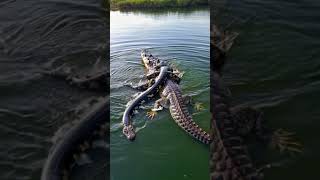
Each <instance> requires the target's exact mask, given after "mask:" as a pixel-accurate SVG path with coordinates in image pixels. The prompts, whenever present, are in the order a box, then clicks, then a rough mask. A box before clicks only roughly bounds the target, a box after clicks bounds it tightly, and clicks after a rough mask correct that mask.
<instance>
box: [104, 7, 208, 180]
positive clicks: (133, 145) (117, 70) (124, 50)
mask: <svg viewBox="0 0 320 180" xmlns="http://www.w3.org/2000/svg"><path fill="white" fill-rule="evenodd" d="M209 14H210V13H209V11H208V10H194V11H185V10H184V11H181V10H180V11H179V10H178V11H154V12H152V11H151V12H119V11H112V12H111V13H110V19H111V22H110V28H111V29H110V30H111V32H110V46H111V49H110V52H111V53H110V56H111V64H110V76H111V82H110V88H111V154H110V157H111V179H112V180H126V179H132V180H141V179H153V180H157V179H159V180H164V179H208V178H209V166H208V158H209V148H208V146H205V145H203V144H201V143H199V142H197V141H195V140H194V139H192V138H191V137H190V136H188V135H187V134H186V133H185V132H184V131H183V130H181V129H180V128H179V127H178V126H177V125H176V124H175V122H174V121H173V119H172V118H171V116H170V113H169V111H168V110H163V111H162V112H160V113H159V114H158V116H157V117H156V118H155V119H154V120H152V121H150V120H148V119H147V117H146V116H145V115H146V111H147V110H146V109H150V108H151V107H152V106H153V102H154V101H152V102H150V103H147V104H146V105H145V108H146V109H140V110H139V113H138V114H136V115H135V117H134V118H133V121H134V124H135V127H137V128H138V129H139V128H142V127H144V125H146V127H145V128H143V129H141V130H140V131H138V133H137V138H136V140H135V141H134V142H129V141H128V140H127V139H126V138H125V137H124V136H123V135H122V127H121V118H122V114H123V111H124V110H125V106H126V104H127V102H128V101H129V100H130V99H131V98H132V97H133V95H134V94H135V93H137V91H136V90H133V89H131V88H129V87H126V86H125V84H126V83H131V82H132V83H138V82H139V80H140V79H141V78H142V75H143V73H144V69H143V66H142V64H141V57H140V51H141V49H143V48H150V50H149V51H151V53H152V54H153V55H155V56H157V57H159V58H160V59H164V60H168V61H169V62H171V63H173V64H175V66H176V67H177V68H178V69H179V70H181V71H185V75H184V76H183V79H182V82H181V88H182V91H183V94H185V95H191V96H192V97H193V99H194V101H197V102H201V103H203V105H204V107H205V109H204V110H203V111H201V112H199V113H196V114H195V115H194V116H193V117H194V120H195V121H196V122H197V123H198V124H199V125H200V126H201V127H204V129H206V130H208V129H209V122H210V115H209V103H210V101H209V98H208V97H209V79H210V78H209V74H210V70H209V64H210V59H209V57H210V54H209V47H210V45H209V43H210V38H209V36H210V35H209V27H210V26H209V23H210V20H209V19H210V16H209ZM191 110H192V108H191ZM194 112H195V111H194Z"/></svg>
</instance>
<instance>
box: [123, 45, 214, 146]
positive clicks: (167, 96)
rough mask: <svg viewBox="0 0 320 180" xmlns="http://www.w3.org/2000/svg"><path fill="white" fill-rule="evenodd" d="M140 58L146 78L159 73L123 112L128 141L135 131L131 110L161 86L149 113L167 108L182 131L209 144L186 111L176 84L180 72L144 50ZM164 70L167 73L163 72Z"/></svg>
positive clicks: (204, 134)
mask: <svg viewBox="0 0 320 180" xmlns="http://www.w3.org/2000/svg"><path fill="white" fill-rule="evenodd" d="M141 58H142V61H143V63H144V65H145V67H146V69H147V75H146V76H147V77H154V76H156V75H157V74H159V71H158V70H157V69H159V67H161V71H160V74H159V75H158V76H157V78H156V81H155V83H154V84H153V85H152V86H151V87H149V88H147V89H146V90H145V91H144V92H143V93H142V94H140V95H139V96H138V97H137V98H135V99H134V100H133V101H132V103H131V105H129V106H128V107H127V109H126V110H125V113H124V115H123V125H124V128H123V134H124V135H125V136H126V137H127V139H129V140H133V139H134V138H135V131H134V128H133V125H132V120H131V117H130V115H132V114H133V109H134V108H135V107H137V106H138V105H139V104H140V102H141V101H142V100H143V99H145V98H146V97H147V96H148V95H150V93H151V92H155V91H154V89H156V87H159V86H160V84H161V85H162V88H161V89H160V90H159V89H158V90H159V91H157V92H159V94H160V96H161V99H159V100H157V101H156V103H155V105H154V108H153V109H152V112H151V113H155V112H156V111H158V110H161V109H163V107H169V110H170V113H171V116H172V118H173V119H174V121H175V122H176V123H177V124H178V125H179V126H180V127H181V128H182V129H183V130H184V131H186V132H187V133H188V134H189V135H191V136H192V137H194V138H195V139H197V140H199V141H200V142H203V143H205V144H209V143H210V142H211V138H210V135H209V134H208V133H207V132H205V131H204V130H203V129H201V128H200V127H199V126H198V125H197V124H196V123H195V122H194V121H193V119H192V116H191V115H190V113H189V112H188V110H187V106H186V104H185V100H184V98H183V97H182V92H181V90H180V87H179V84H178V83H179V82H180V77H181V74H180V72H179V71H177V70H176V69H172V68H169V67H167V65H166V64H165V63H164V62H163V61H161V60H159V59H158V58H156V57H154V56H153V55H151V54H150V53H149V52H148V51H146V50H143V51H142V52H141ZM164 67H165V68H164ZM165 70H166V71H168V72H165ZM139 87H140V88H139V89H145V87H148V85H145V84H143V85H142V86H139ZM141 87H142V88H141ZM143 87H144V88H143ZM153 115H154V114H153Z"/></svg>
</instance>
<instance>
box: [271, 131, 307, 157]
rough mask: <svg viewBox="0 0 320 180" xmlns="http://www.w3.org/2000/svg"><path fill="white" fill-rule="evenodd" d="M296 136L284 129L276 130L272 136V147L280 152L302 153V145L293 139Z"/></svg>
mask: <svg viewBox="0 0 320 180" xmlns="http://www.w3.org/2000/svg"><path fill="white" fill-rule="evenodd" d="M294 134H295V133H292V132H288V131H285V130H283V129H278V130H276V131H275V132H274V133H273V135H272V141H271V146H272V147H273V148H276V149H279V150H280V152H284V151H289V152H293V153H302V145H301V144H300V143H299V142H298V141H296V140H295V139H294V138H293V135H294Z"/></svg>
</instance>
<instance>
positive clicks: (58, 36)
mask: <svg viewBox="0 0 320 180" xmlns="http://www.w3.org/2000/svg"><path fill="white" fill-rule="evenodd" d="M106 17H107V15H106V13H105V12H104V11H103V10H102V8H101V1H100V0H63V1H62V0H28V1H14V0H4V1H1V2H0V99H1V101H0V119H1V121H0V141H1V144H0V160H1V161H0V179H3V180H13V179H19V180H36V179H40V174H41V168H42V166H43V163H44V161H45V159H46V158H47V154H48V151H49V149H50V147H51V145H52V143H51V139H52V137H53V136H54V133H55V132H56V131H57V130H58V128H59V127H61V126H62V125H64V124H66V123H68V122H71V121H74V120H75V119H76V118H75V116H74V115H75V114H74V110H77V109H79V108H80V109H82V110H84V111H83V112H84V113H85V112H86V111H87V110H88V109H83V108H81V107H82V105H83V104H84V103H85V102H87V101H88V100H89V99H94V98H98V97H101V96H106V93H97V92H91V91H87V90H85V89H79V88H77V87H72V86H70V85H69V84H68V83H67V82H66V81H65V80H64V79H59V78H56V77H50V76H47V75H45V74H43V72H44V71H51V70H53V69H55V68H57V67H59V66H61V65H63V64H65V67H70V68H74V70H75V72H74V74H73V75H76V74H79V75H85V74H91V73H94V71H98V70H97V69H99V70H106V63H105V61H103V60H101V59H105V58H106V57H107V56H108V53H109V48H108V47H107V46H106V45H107V38H108V36H107V33H108V26H107V25H108V24H109V22H106ZM97 60H100V61H97ZM94 63H96V67H97V69H96V70H93V64H94ZM96 155H97V156H98V157H99V158H100V159H102V160H104V163H103V164H102V165H98V164H95V163H94V164H93V165H96V166H95V167H96V169H95V170H94V171H88V172H87V173H88V174H89V175H90V176H91V179H93V178H96V179H98V178H100V179H105V177H106V175H105V172H107V171H106V166H104V164H106V163H107V162H106V161H107V157H106V155H105V154H100V155H99V154H96ZM101 170H103V171H101ZM80 172H81V171H78V173H80ZM88 174H86V175H82V179H85V178H84V177H88ZM88 179H89V178H88Z"/></svg>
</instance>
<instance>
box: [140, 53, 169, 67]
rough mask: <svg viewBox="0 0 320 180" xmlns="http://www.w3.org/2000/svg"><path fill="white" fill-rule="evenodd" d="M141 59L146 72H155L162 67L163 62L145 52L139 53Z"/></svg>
mask: <svg viewBox="0 0 320 180" xmlns="http://www.w3.org/2000/svg"><path fill="white" fill-rule="evenodd" d="M141 58H142V62H143V64H144V66H145V67H146V69H147V70H148V71H156V70H158V69H159V68H160V67H161V66H163V65H164V62H163V61H161V60H160V59H158V58H157V57H154V56H152V54H150V53H149V52H148V51H147V50H142V51H141Z"/></svg>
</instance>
